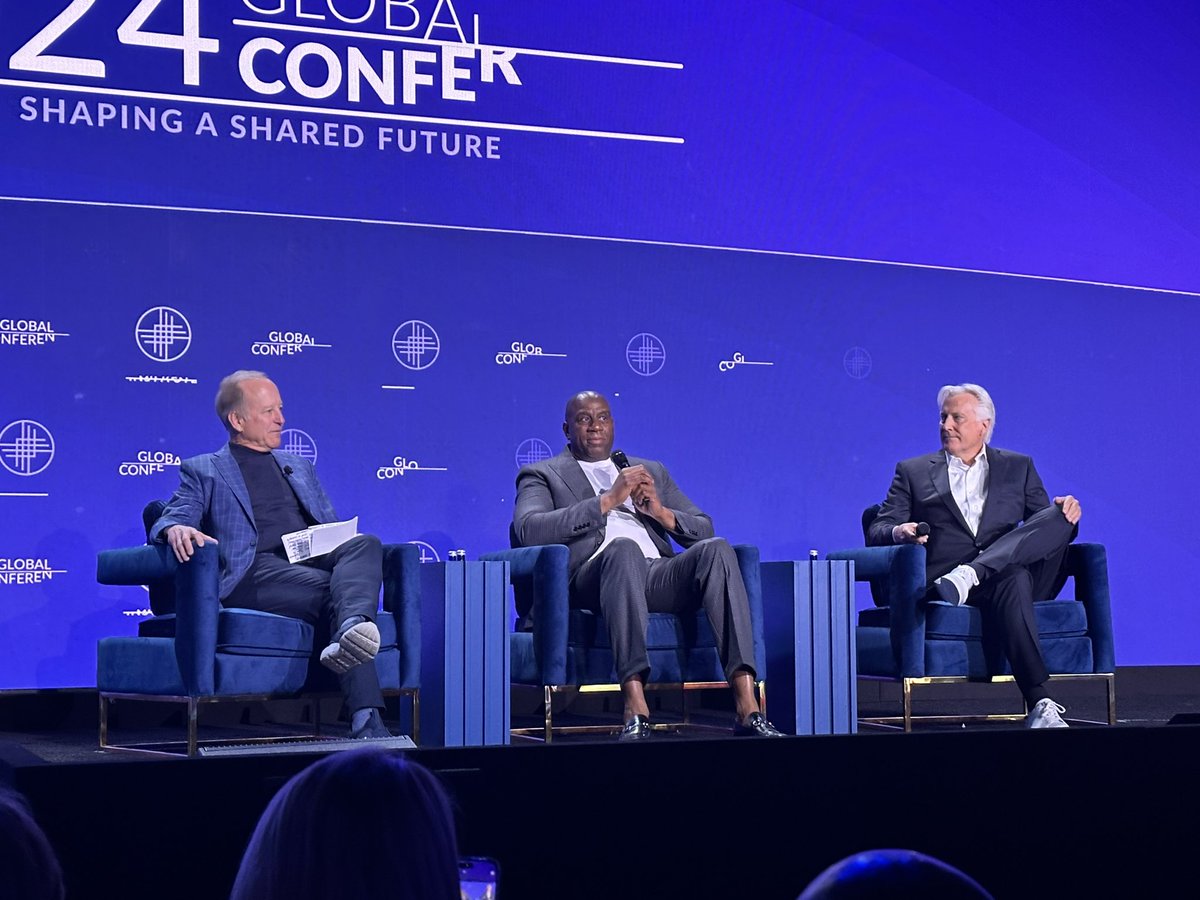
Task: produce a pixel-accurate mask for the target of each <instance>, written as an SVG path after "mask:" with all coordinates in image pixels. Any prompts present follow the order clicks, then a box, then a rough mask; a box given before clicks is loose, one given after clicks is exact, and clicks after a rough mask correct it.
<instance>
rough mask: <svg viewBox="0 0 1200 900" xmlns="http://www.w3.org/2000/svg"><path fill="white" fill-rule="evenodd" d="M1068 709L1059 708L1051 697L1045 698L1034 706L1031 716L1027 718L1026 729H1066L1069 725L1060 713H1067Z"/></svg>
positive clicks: (1030, 712)
mask: <svg viewBox="0 0 1200 900" xmlns="http://www.w3.org/2000/svg"><path fill="white" fill-rule="evenodd" d="M1066 711H1067V708H1066V707H1065V706H1059V705H1058V704H1057V703H1055V702H1054V701H1053V700H1051V699H1050V698H1049V697H1043V698H1042V699H1041V700H1039V701H1038V702H1037V703H1035V704H1034V705H1033V709H1031V710H1030V711H1029V715H1027V716H1026V717H1025V727H1026V728H1066V727H1067V723H1066V722H1064V721H1063V720H1062V716H1061V715H1059V713H1065V712H1066Z"/></svg>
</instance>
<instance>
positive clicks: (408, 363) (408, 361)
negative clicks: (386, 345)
mask: <svg viewBox="0 0 1200 900" xmlns="http://www.w3.org/2000/svg"><path fill="white" fill-rule="evenodd" d="M441 351H442V342H441V339H440V338H439V337H438V333H437V332H436V331H434V330H433V326H432V325H430V324H429V323H428V322H422V321H421V320H420V319H409V320H408V321H407V322H405V323H404V324H403V325H401V326H400V327H399V328H397V329H396V330H395V332H394V333H393V334H392V355H393V356H395V357H396V362H398V363H400V365H402V366H404V368H406V369H412V370H413V371H414V372H419V371H421V370H422V369H428V368H429V367H430V366H432V365H433V364H434V363H435V362H437V358H438V354H439V353H441Z"/></svg>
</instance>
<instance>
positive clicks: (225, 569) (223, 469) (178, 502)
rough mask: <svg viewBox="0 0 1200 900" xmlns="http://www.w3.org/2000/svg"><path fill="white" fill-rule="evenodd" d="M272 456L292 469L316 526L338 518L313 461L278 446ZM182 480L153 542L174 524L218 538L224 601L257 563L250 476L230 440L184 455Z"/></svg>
mask: <svg viewBox="0 0 1200 900" xmlns="http://www.w3.org/2000/svg"><path fill="white" fill-rule="evenodd" d="M271 455H272V456H273V457H274V458H275V462H276V463H278V465H279V468H280V469H281V470H283V471H284V472H285V473H288V474H287V479H288V482H289V483H290V484H291V486H292V490H294V491H295V492H296V499H297V500H299V501H300V509H301V510H302V511H303V512H304V514H305V515H306V516H307V517H308V518H309V519H310V520H311V521H312V522H313V523H314V524H319V523H326V522H336V521H337V515H336V514H335V513H334V511H333V504H331V503H330V502H329V498H328V497H327V496H325V491H324V490H322V489H321V483H320V482H319V481H317V473H316V470H315V469H314V468H313V465H312V463H311V462H309V461H308V460H307V459H303V458H302V457H299V456H293V455H292V454H290V453H284V452H282V451H280V450H272V451H271ZM289 470H290V471H289ZM179 479H180V484H179V490H177V491H176V492H175V496H173V497H172V498H171V499H170V501H169V502H168V503H167V508H166V509H164V510H163V514H162V516H161V517H160V518H159V520H158V521H157V522H155V523H154V525H153V526H152V527H151V528H150V540H151V541H163V540H165V538H164V537H163V532H164V531H166V530H167V529H168V528H170V527H171V526H172V525H190V526H191V527H192V528H199V529H200V530H201V531H203V532H204V533H205V534H207V535H209V536H210V537H214V538H216V539H217V555H218V557H219V559H220V561H221V587H220V594H221V599H225V598H226V597H228V596H229V595H230V594H231V593H233V589H234V588H235V587H236V586H237V583H238V582H239V581H241V579H242V576H243V575H245V574H246V570H247V569H249V568H250V564H251V563H252V562H254V553H255V551H256V549H257V544H258V529H257V528H256V527H255V524H254V509H253V507H251V505H250V492H249V491H248V490H247V489H246V480H245V479H244V478H242V470H241V469H240V468H239V467H238V464H237V460H236V459H234V457H233V452H232V451H231V450H230V449H229V445H228V444H226V445H225V446H224V447H222V448H221V449H220V450H218V451H217V452H216V453H205V454H204V455H202V456H193V457H192V458H191V459H185V460H184V461H183V465H182V466H180V469H179Z"/></svg>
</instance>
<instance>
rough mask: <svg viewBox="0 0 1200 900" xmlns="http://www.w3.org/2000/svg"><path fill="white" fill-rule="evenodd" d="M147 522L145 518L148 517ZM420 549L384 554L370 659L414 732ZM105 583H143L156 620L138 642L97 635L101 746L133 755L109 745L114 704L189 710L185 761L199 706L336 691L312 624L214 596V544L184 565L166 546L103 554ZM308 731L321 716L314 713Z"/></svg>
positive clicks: (193, 743) (99, 574)
mask: <svg viewBox="0 0 1200 900" xmlns="http://www.w3.org/2000/svg"><path fill="white" fill-rule="evenodd" d="M147 515H148V516H149V513H148V514H147ZM419 566H420V553H419V551H418V550H417V548H416V547H415V546H413V545H410V544H385V545H384V548H383V610H382V611H381V612H380V613H379V616H378V625H379V632H380V636H381V646H380V650H379V655H378V656H377V657H376V658H375V666H376V669H377V670H378V672H379V682H380V687H381V688H383V692H384V694H385V695H392V696H395V695H402V696H406V697H408V698H409V700H410V702H411V705H412V722H413V738H414V740H418V739H419V735H418V733H417V722H418V720H419V716H418V704H419V673H420V668H421V659H420V652H421V650H420V647H421V636H420V622H419V618H418V617H419V605H420V577H419ZM96 578H97V580H98V581H99V582H100V583H101V584H127V585H147V586H148V587H149V589H150V605H151V611H152V612H153V613H154V615H153V616H152V617H151V618H149V619H146V620H144V621H142V622H141V623H140V624H139V628H138V636H137V637H110V638H103V639H101V641H100V642H99V645H98V647H97V663H96V684H97V687H98V689H99V695H100V746H101V747H113V748H115V749H137V747H136V746H130V745H118V744H113V743H110V742H109V739H108V712H109V705H110V703H111V701H112V700H115V699H122V700H155V701H170V702H178V703H184V704H186V705H187V742H186V747H187V750H186V752H187V755H188V756H194V755H196V753H197V749H198V744H199V741H198V717H199V709H200V707H201V706H203V705H205V704H211V703H216V702H220V701H241V702H247V701H258V700H272V699H281V698H294V697H297V696H304V695H309V696H319V695H321V694H328V693H333V692H336V691H337V689H338V688H337V680H336V677H335V676H334V675H333V674H332V673H331V672H329V671H328V670H326V669H325V668H324V667H323V666H321V665H320V664H319V663H318V662H317V661H316V656H315V654H314V649H315V650H316V651H317V652H318V653H319V650H320V649H321V648H319V647H318V648H314V647H313V636H314V635H313V628H312V626H311V625H309V624H308V623H306V622H303V621H301V620H299V619H293V618H289V617H287V616H279V615H273V614H271V613H264V612H258V611H256V610H247V609H224V608H222V607H221V605H220V602H219V597H218V590H217V582H218V560H217V548H216V547H215V546H214V545H212V544H207V545H205V546H204V547H201V548H199V549H198V550H197V552H196V554H195V555H194V556H193V557H192V559H191V560H190V561H189V562H187V563H186V564H180V563H179V562H178V561H177V560H176V559H175V555H174V554H173V553H172V551H171V549H170V548H169V547H167V546H166V545H165V544H148V545H145V546H141V547H129V548H124V549H119V550H106V551H102V552H101V553H100V554H99V559H98V561H97V570H96ZM314 727H319V718H318V717H317V716H314Z"/></svg>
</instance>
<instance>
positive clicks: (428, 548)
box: [409, 541, 442, 563]
mask: <svg viewBox="0 0 1200 900" xmlns="http://www.w3.org/2000/svg"><path fill="white" fill-rule="evenodd" d="M409 543H410V544H412V545H413V546H414V547H416V548H417V549H418V550H420V551H421V562H423V563H427V562H441V561H442V558H441V557H440V556H438V552H437V551H436V550H434V549H433V546H432V545H431V544H427V543H425V542H424V541H409Z"/></svg>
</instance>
